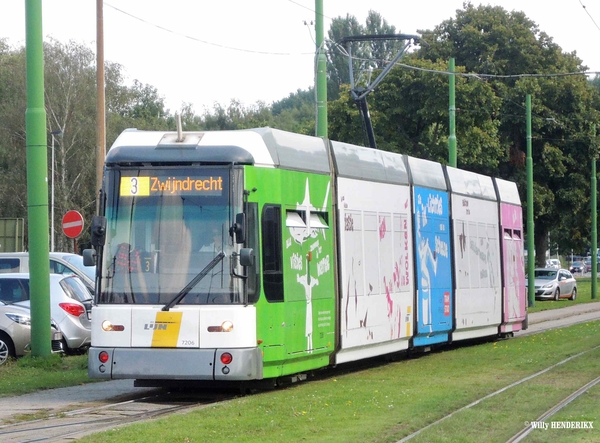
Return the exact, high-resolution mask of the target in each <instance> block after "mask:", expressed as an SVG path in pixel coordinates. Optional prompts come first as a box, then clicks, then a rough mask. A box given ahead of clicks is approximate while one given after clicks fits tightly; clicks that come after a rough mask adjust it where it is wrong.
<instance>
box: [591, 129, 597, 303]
mask: <svg viewBox="0 0 600 443" xmlns="http://www.w3.org/2000/svg"><path fill="white" fill-rule="evenodd" d="M592 136H593V137H594V138H593V141H592V143H593V147H594V151H595V148H596V143H595V141H596V125H592ZM591 189H592V192H591V194H592V195H591V200H592V207H591V211H592V299H595V298H596V287H597V284H598V224H597V217H598V214H597V213H596V209H597V200H596V192H597V189H596V153H595V152H594V157H593V158H592V182H591Z"/></svg>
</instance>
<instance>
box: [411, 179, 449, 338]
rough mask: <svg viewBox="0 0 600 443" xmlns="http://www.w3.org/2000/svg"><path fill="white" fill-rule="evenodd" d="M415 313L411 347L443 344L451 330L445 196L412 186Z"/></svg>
mask: <svg viewBox="0 0 600 443" xmlns="http://www.w3.org/2000/svg"><path fill="white" fill-rule="evenodd" d="M413 193H414V197H413V198H414V202H413V204H414V208H413V211H414V212H413V216H414V219H413V221H414V238H415V264H416V279H415V283H416V313H415V321H416V327H415V336H414V338H413V346H415V347H420V346H429V345H432V344H437V343H445V342H447V341H448V339H449V333H450V331H451V330H452V319H453V314H454V308H453V303H452V267H451V262H450V260H451V257H452V255H451V244H450V214H449V207H448V193H447V192H446V191H443V190H436V189H429V188H424V187H420V186H414V188H413Z"/></svg>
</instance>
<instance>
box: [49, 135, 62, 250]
mask: <svg viewBox="0 0 600 443" xmlns="http://www.w3.org/2000/svg"><path fill="white" fill-rule="evenodd" d="M50 135H51V136H52V160H51V162H52V164H51V166H50V170H51V174H52V188H51V189H52V190H51V192H50V195H51V203H50V234H51V235H50V252H54V139H55V136H57V135H62V131H61V130H60V129H59V130H57V131H52V132H50Z"/></svg>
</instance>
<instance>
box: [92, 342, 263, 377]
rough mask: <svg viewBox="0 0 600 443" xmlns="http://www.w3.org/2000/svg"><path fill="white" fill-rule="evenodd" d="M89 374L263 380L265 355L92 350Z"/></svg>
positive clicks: (215, 351)
mask: <svg viewBox="0 0 600 443" xmlns="http://www.w3.org/2000/svg"><path fill="white" fill-rule="evenodd" d="M223 354H229V356H230V357H231V358H230V361H229V360H228V358H221V356H222V355H223ZM226 357H227V356H226ZM88 375H89V377H90V378H94V379H105V380H110V379H113V380H114V379H153V380H162V379H169V380H216V381H246V380H261V379H262V378H263V362H262V352H261V350H260V349H259V348H244V349H238V348H236V349H175V348H99V347H91V348H90V349H89V351H88Z"/></svg>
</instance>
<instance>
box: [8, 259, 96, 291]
mask: <svg viewBox="0 0 600 443" xmlns="http://www.w3.org/2000/svg"><path fill="white" fill-rule="evenodd" d="M3 272H29V252H0V273H3ZM95 272H96V268H95V267H94V266H84V264H83V257H82V256H81V255H77V254H72V253H70V252H50V273H51V274H63V275H70V274H75V275H77V276H78V277H79V278H81V280H82V281H83V283H84V284H85V286H86V287H87V288H88V291H90V293H92V294H93V293H94V279H95Z"/></svg>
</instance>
